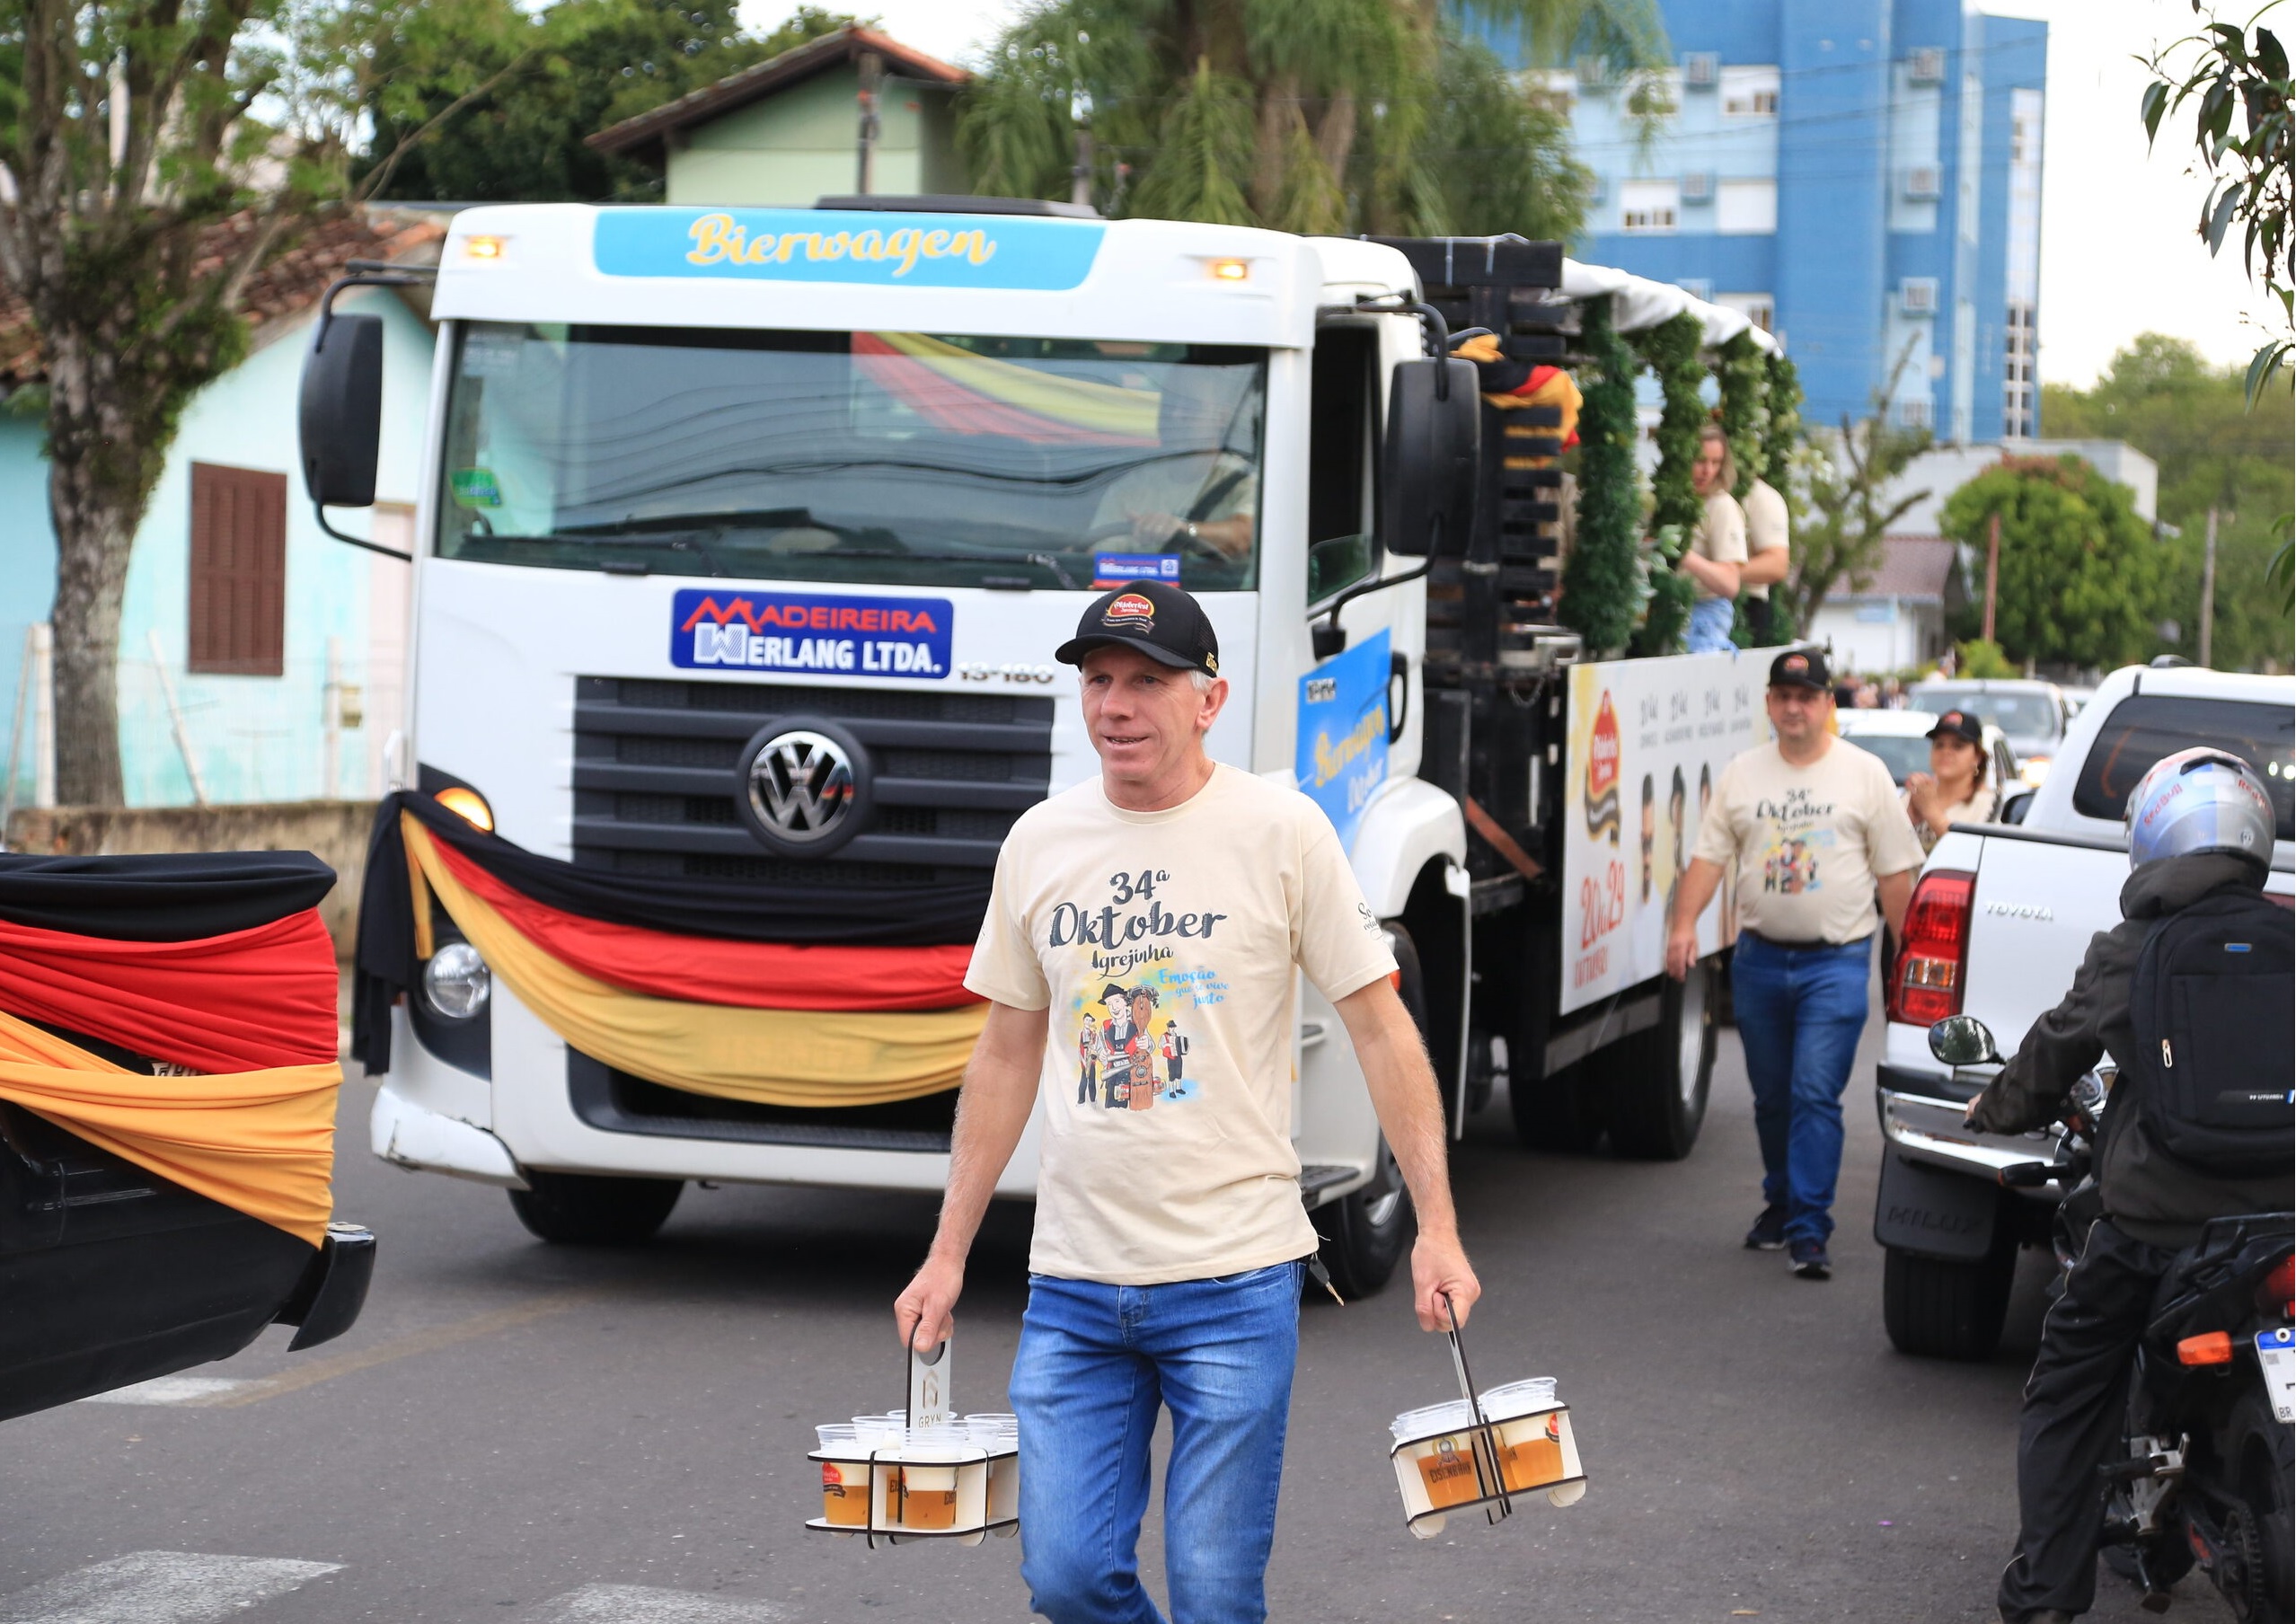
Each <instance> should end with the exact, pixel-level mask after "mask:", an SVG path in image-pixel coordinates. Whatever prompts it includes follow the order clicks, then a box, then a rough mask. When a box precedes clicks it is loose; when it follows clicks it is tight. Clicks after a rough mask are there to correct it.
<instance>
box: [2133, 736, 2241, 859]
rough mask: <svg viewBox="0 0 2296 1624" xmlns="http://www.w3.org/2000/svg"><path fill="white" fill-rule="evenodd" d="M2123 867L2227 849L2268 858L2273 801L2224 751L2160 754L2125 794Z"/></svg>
mask: <svg viewBox="0 0 2296 1624" xmlns="http://www.w3.org/2000/svg"><path fill="white" fill-rule="evenodd" d="M2127 822H2128V829H2129V867H2131V868H2132V869H2141V868H2142V867H2144V865H2145V864H2147V863H2149V862H2158V861H2159V860H2160V859H2162V858H2164V857H2190V856H2193V855H2194V854H2196V853H2198V852H2230V854H2231V855H2233V856H2235V857H2245V858H2247V859H2249V860H2250V861H2253V862H2255V863H2256V865H2257V866H2258V867H2259V868H2261V867H2263V866H2265V864H2267V863H2269V862H2271V861H2272V834H2273V817H2272V797H2271V796H2270V795H2269V794H2268V793H2266V791H2265V781H2264V779H2263V777H2262V775H2261V774H2259V773H2258V772H2256V769H2255V768H2254V767H2252V766H2250V765H2249V764H2248V763H2247V762H2244V761H2242V760H2241V759H2240V758H2239V756H2237V755H2233V754H2232V753H2231V752H2230V751H2229V750H2218V749H2214V748H2212V747H2211V746H2205V745H2203V746H2197V747H2195V748H2194V749H2190V750H2179V751H2177V753H2176V754H2175V755H2164V756H2162V757H2161V758H2160V759H2159V761H2158V762H2155V763H2153V766H2152V771H2150V772H2147V773H2146V774H2145V775H2144V776H2143V777H2142V778H2141V779H2139V780H2138V781H2137V787H2136V788H2135V789H2133V790H2130V791H2129V808H2128V813H2127Z"/></svg>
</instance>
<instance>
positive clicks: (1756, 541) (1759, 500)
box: [1739, 480, 1788, 598]
mask: <svg viewBox="0 0 2296 1624" xmlns="http://www.w3.org/2000/svg"><path fill="white" fill-rule="evenodd" d="M1739 506H1740V507H1743V508H1744V509H1745V514H1746V556H1747V557H1748V558H1752V557H1753V555H1754V554H1755V553H1757V552H1769V551H1770V550H1771V548H1773V547H1783V546H1784V545H1786V531H1787V523H1788V521H1787V515H1786V499H1785V498H1784V497H1782V496H1780V495H1779V494H1778V492H1777V491H1776V490H1772V489H1771V484H1770V481H1767V480H1756V481H1754V482H1753V484H1751V485H1749V486H1747V487H1746V494H1745V497H1744V500H1742V501H1741V502H1740V503H1739ZM1745 594H1746V596H1748V597H1762V598H1766V597H1768V596H1770V587H1769V586H1768V584H1767V583H1765V584H1763V585H1762V586H1759V587H1747V588H1745Z"/></svg>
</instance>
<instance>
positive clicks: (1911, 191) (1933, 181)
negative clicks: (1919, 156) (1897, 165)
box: [1905, 163, 1945, 203]
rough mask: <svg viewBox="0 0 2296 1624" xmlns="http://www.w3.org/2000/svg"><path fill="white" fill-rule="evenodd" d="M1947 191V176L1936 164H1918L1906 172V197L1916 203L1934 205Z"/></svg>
mask: <svg viewBox="0 0 2296 1624" xmlns="http://www.w3.org/2000/svg"><path fill="white" fill-rule="evenodd" d="M1943 190H1945V174H1944V172H1943V171H1941V170H1940V169H1939V168H1938V166H1937V165H1936V164H1934V163H1916V164H1915V165H1913V167H1912V168H1911V169H1909V170H1907V171H1906V172H1905V195H1906V197H1907V198H1908V199H1911V200H1912V201H1913V202H1916V203H1934V202H1936V201H1937V200H1938V194H1939V193H1940V192H1942V191H1943Z"/></svg>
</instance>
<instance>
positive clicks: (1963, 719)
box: [1902, 710, 1998, 852]
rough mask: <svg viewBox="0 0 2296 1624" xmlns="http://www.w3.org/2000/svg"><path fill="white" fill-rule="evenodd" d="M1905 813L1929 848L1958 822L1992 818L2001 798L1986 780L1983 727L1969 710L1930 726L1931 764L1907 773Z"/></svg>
mask: <svg viewBox="0 0 2296 1624" xmlns="http://www.w3.org/2000/svg"><path fill="white" fill-rule="evenodd" d="M1902 799H1903V801H1904V803H1905V815H1906V816H1908V817H1910V818H1912V820H1913V834H1914V838H1915V839H1917V840H1919V841H1920V842H1921V850H1922V851H1923V852H1928V851H1929V850H1930V848H1931V847H1933V846H1935V845H1936V844H1937V843H1938V837H1939V836H1941V835H1943V834H1945V832H1946V831H1947V829H1950V828H1952V827H1953V825H1956V824H1983V823H1991V821H1992V820H1993V806H1994V802H1995V800H1996V799H1998V797H1997V795H1996V793H1995V791H1994V790H1993V788H1992V786H1991V785H1990V784H1988V783H1987V782H1986V781H1985V728H1984V724H1983V723H1982V722H1980V721H1979V720H1978V719H1976V718H1975V717H1974V716H1972V715H1970V714H1969V712H1968V711H1966V710H1948V711H1947V712H1946V713H1945V714H1944V715H1943V716H1941V717H1939V718H1938V725H1937V726H1936V727H1934V728H1930V770H1929V771H1928V772H1909V773H1907V774H1906V775H1905V793H1904V795H1903V797H1902Z"/></svg>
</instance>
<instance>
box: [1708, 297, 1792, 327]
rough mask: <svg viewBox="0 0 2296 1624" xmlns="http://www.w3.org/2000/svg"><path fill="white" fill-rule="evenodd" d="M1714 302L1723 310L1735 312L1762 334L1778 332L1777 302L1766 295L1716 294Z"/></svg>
mask: <svg viewBox="0 0 2296 1624" xmlns="http://www.w3.org/2000/svg"><path fill="white" fill-rule="evenodd" d="M1714 302H1715V303H1716V304H1719V305H1720V306H1722V308H1723V309H1725V310H1735V311H1736V312H1737V313H1739V314H1740V315H1742V316H1744V317H1745V318H1746V320H1747V321H1749V322H1753V324H1754V325H1755V326H1756V327H1759V328H1761V329H1762V331H1764V332H1775V331H1778V327H1777V322H1778V301H1777V300H1776V299H1774V298H1772V297H1771V296H1770V295H1768V294H1766V293H1725V294H1717V295H1716V296H1715V297H1714Z"/></svg>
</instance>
